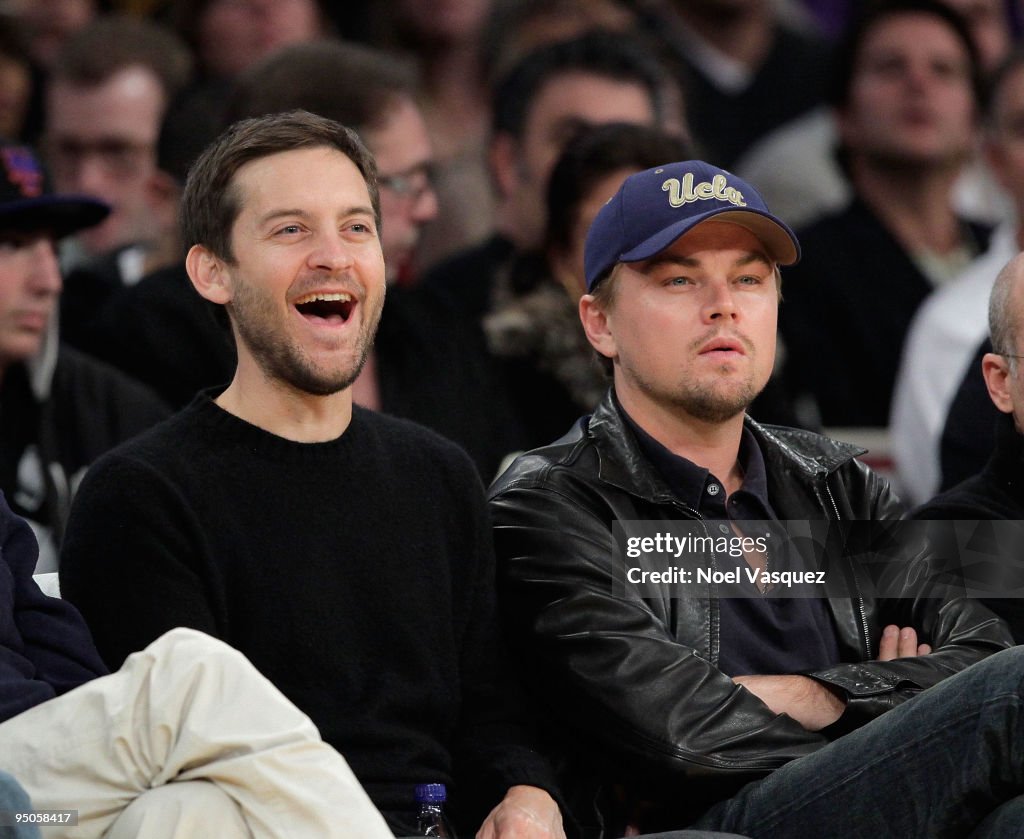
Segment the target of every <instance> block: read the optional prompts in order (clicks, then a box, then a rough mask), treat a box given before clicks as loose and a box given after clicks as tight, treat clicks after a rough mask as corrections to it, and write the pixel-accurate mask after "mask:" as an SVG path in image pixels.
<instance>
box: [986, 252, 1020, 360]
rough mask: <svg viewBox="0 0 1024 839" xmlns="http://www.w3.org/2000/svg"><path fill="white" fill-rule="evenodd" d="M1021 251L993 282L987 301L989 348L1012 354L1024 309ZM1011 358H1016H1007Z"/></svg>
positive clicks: (1014, 351)
mask: <svg viewBox="0 0 1024 839" xmlns="http://www.w3.org/2000/svg"><path fill="white" fill-rule="evenodd" d="M1022 280H1024V254H1018V255H1017V256H1015V257H1014V258H1013V259H1011V260H1010V261H1009V262H1008V263H1007V264H1006V266H1005V267H1004V268H1003V270H1002V271H1000V272H999V276H997V277H996V281H995V283H994V284H993V286H992V294H991V296H990V297H989V301H988V331H989V337H990V338H991V339H992V349H993V351H995V352H997V353H1009V354H1010V355H1015V354H1017V353H1018V352H1020V350H1019V349H1018V347H1017V335H1018V332H1019V326H1020V320H1021V313H1022V310H1024V298H1022V296H1021V294H1022V292H1021V287H1022V285H1024V282H1022ZM1010 360H1011V361H1014V360H1015V359H1010Z"/></svg>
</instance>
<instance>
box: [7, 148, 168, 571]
mask: <svg viewBox="0 0 1024 839" xmlns="http://www.w3.org/2000/svg"><path fill="white" fill-rule="evenodd" d="M109 212H110V209H109V208H108V207H107V205H106V204H103V203H102V202H100V201H96V200H94V199H92V198H87V197H85V196H78V195H56V194H54V193H53V192H52V191H51V190H50V186H49V180H48V178H47V175H46V173H45V171H44V170H43V167H42V166H41V165H40V163H39V160H38V159H37V157H36V155H35V153H34V152H33V151H32V150H31V149H30V148H28V147H26V146H19V145H14V144H11V143H4V142H0V490H3V492H4V494H5V495H6V496H7V500H8V502H9V503H10V505H11V508H12V509H13V510H14V512H15V513H17V514H18V515H20V516H22V517H23V518H25V519H27V520H28V521H29V523H30V524H31V525H32V527H33V529H34V530H35V532H36V537H37V538H38V539H39V543H40V560H39V570H40V571H54V570H56V563H57V551H58V550H59V546H60V540H61V534H62V532H63V529H64V523H65V521H66V519H67V514H68V510H69V508H70V504H71V497H72V495H73V493H74V490H75V488H76V487H77V486H78V482H79V481H80V480H81V478H82V474H83V473H84V472H85V469H86V468H87V467H88V466H89V464H90V463H92V462H93V460H95V459H96V458H97V457H99V456H100V455H101V454H102V453H103V452H105V451H106V450H107V449H110V448H113V447H114V446H115V445H117V444H118V443H120V442H122V441H124V440H126V439H128V438H129V437H131V436H133V435H135V434H137V433H138V432H140V431H142V430H143V429H145V428H148V427H149V426H151V425H153V424H154V423H156V422H158V421H159V420H161V419H163V418H164V417H165V416H167V414H168V410H167V409H166V407H164V405H163V403H162V402H161V401H160V400H159V399H158V398H157V396H156V395H155V394H153V392H152V391H150V390H149V389H148V388H145V387H143V386H142V385H140V384H138V383H136V382H135V381H133V380H131V379H128V378H127V377H125V376H123V375H122V374H120V373H118V372H117V371H115V370H113V369H111V368H109V367H107V366H106V365H103V364H100V363H98V362H95V361H93V360H92V359H90V358H88V357H87V356H84V355H82V354H80V353H78V352H76V351H75V350H73V349H71V348H70V347H67V346H64V345H61V344H60V343H59V341H58V336H57V331H58V330H57V316H56V313H57V303H58V301H59V299H60V293H61V288H62V280H61V275H60V269H59V268H58V266H57V257H56V253H55V250H54V245H55V242H56V241H57V240H58V239H60V238H61V237H63V236H67V235H69V234H72V233H76V232H78V231H79V230H83V229H86V228H89V227H92V226H94V225H96V224H99V223H100V222H101V221H103V219H104V218H106V217H107V214H108V213H109Z"/></svg>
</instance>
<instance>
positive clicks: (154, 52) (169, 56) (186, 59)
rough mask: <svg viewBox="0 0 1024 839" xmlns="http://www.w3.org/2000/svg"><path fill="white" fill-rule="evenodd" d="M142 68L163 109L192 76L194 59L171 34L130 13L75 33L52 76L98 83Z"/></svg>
mask: <svg viewBox="0 0 1024 839" xmlns="http://www.w3.org/2000/svg"><path fill="white" fill-rule="evenodd" d="M136 66H138V67H144V68H145V69H147V70H149V71H150V72H151V73H152V74H153V75H154V76H156V78H157V79H158V81H159V82H160V86H161V87H162V88H163V92H164V98H165V102H164V104H165V106H166V105H167V103H169V102H170V101H171V100H173V99H174V98H175V97H176V96H177V95H178V94H179V93H180V92H181V91H182V90H184V88H185V86H186V85H187V84H188V83H189V81H190V80H191V78H192V55H191V53H190V52H189V50H188V47H186V46H185V44H184V43H182V41H181V39H179V38H177V37H176V36H175V35H174V34H173V33H171V32H169V31H167V29H165V28H164V27H162V26H159V25H158V24H156V23H151V22H150V21H147V20H140V19H139V18H134V17H130V16H128V15H120V14H114V15H104V16H102V17H100V18H97V19H96V20H95V21H94V22H93V23H90V24H89V25H88V26H86V27H85V28H84V29H82V30H80V31H79V32H77V33H75V35H73V36H72V37H71V39H70V40H69V41H68V42H67V43H66V44H65V45H64V47H63V48H62V49H61V51H60V53H59V54H58V55H57V61H56V64H55V65H54V68H53V78H54V79H57V80H60V81H64V82H68V83H70V84H74V85H80V86H83V87H85V86H88V87H92V86H94V85H101V84H103V83H104V82H106V81H107V80H108V79H109V78H110V77H111V76H113V75H114V74H116V73H119V72H121V71H122V70H126V69H128V68H129V67H136Z"/></svg>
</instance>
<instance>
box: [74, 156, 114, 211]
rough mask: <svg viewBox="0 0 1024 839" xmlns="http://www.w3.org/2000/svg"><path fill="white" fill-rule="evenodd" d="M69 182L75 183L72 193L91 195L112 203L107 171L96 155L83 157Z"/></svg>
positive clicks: (75, 167)
mask: <svg viewBox="0 0 1024 839" xmlns="http://www.w3.org/2000/svg"><path fill="white" fill-rule="evenodd" d="M69 180H71V181H73V184H72V187H71V190H70V191H74V192H79V193H81V194H83V195H91V196H92V197H94V198H99V199H100V200H102V201H107V202H108V203H110V200H109V197H108V194H109V191H110V190H109V183H110V182H109V178H108V176H107V170H106V169H105V167H104V165H103V163H102V162H101V161H100V159H99V158H98V157H97V156H96V155H92V154H87V155H83V156H82V158H81V159H80V160H78V161H77V163H76V165H75V166H74V168H73V170H72V172H71V174H70V177H69Z"/></svg>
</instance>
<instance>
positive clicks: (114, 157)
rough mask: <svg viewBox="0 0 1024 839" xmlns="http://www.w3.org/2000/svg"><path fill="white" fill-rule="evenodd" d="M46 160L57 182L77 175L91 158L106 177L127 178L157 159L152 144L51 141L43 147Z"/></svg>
mask: <svg viewBox="0 0 1024 839" xmlns="http://www.w3.org/2000/svg"><path fill="white" fill-rule="evenodd" d="M45 147H46V152H47V160H48V161H49V163H50V167H51V168H52V169H53V173H54V176H55V177H57V178H58V179H62V178H64V177H73V176H75V175H77V174H78V173H79V172H80V171H81V168H82V166H83V165H84V163H85V161H86V159H87V158H90V157H91V158H94V159H95V160H96V162H97V163H98V164H99V165H100V166H101V167H102V168H103V170H104V171H105V172H107V174H109V175H111V176H112V177H116V178H130V177H133V176H134V175H137V174H139V173H140V172H141V171H142V169H143V168H144V167H145V165H146V164H147V162H149V161H154V160H155V159H156V150H155V148H154V146H153V144H152V143H135V142H132V141H130V140H120V139H116V138H110V139H105V140H97V141H95V142H84V141H81V142H80V141H78V140H74V139H71V138H59V139H51V140H49V141H47V143H46V146H45Z"/></svg>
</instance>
